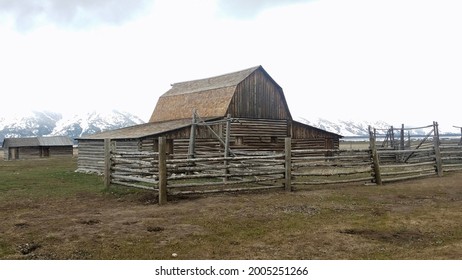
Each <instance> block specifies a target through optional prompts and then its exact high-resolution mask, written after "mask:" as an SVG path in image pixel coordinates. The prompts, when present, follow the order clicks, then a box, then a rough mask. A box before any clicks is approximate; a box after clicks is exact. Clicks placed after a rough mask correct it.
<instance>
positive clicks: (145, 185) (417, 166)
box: [105, 127, 462, 204]
mask: <svg viewBox="0 0 462 280" xmlns="http://www.w3.org/2000/svg"><path fill="white" fill-rule="evenodd" d="M436 131H437V127H436ZM424 142H425V143H424ZM424 142H422V143H418V144H417V145H414V146H412V145H408V146H406V147H405V149H397V148H389V147H382V146H379V145H377V143H376V139H375V134H374V131H373V130H372V129H371V138H370V148H369V149H362V150H359V149H358V150H338V149H336V150H325V149H306V150H292V148H291V143H292V141H291V139H290V138H286V139H285V149H284V152H283V153H281V152H253V153H250V152H249V153H246V154H245V155H234V156H227V157H225V156H218V155H213V156H210V157H206V156H203V157H200V158H187V157H184V156H183V157H181V158H179V157H175V154H168V153H167V152H166V141H165V138H159V141H158V143H159V149H158V151H159V152H147V151H139V152H135V151H127V150H125V149H122V151H119V150H118V149H117V147H115V146H113V145H111V141H110V140H106V141H105V184H106V186H109V185H111V184H115V185H123V186H127V187H135V188H142V189H148V190H155V191H158V192H159V204H163V203H165V202H166V201H167V194H168V195H171V194H193V193H214V192H236V191H252V190H262V189H281V190H284V189H285V190H286V191H292V190H295V189H299V188H303V187H305V186H310V185H323V184H345V183H362V184H375V185H382V184H383V183H387V182H392V181H398V180H408V179H413V178H421V177H428V176H443V172H450V171H461V170H462V145H460V144H458V143H456V144H454V143H443V144H442V143H441V141H440V139H439V135H438V133H434V134H433V135H432V137H426V139H425V141H424ZM378 146H379V147H378Z"/></svg>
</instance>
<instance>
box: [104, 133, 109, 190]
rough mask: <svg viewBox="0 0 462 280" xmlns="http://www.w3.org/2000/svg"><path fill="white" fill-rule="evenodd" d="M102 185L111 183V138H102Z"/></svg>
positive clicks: (105, 185)
mask: <svg viewBox="0 0 462 280" xmlns="http://www.w3.org/2000/svg"><path fill="white" fill-rule="evenodd" d="M103 172H104V187H106V188H109V186H110V185H111V139H108V138H106V139H104V171H103Z"/></svg>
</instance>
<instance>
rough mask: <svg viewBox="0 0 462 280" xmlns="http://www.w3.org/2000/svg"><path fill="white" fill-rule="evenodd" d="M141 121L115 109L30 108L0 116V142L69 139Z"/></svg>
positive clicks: (140, 122)
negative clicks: (67, 113)
mask: <svg viewBox="0 0 462 280" xmlns="http://www.w3.org/2000/svg"><path fill="white" fill-rule="evenodd" d="M142 123H144V121H143V120H142V119H140V118H139V117H137V116H135V115H133V114H131V113H127V112H121V111H117V110H112V111H108V112H95V111H93V112H86V113H82V114H75V115H70V116H63V115H62V114H61V113H54V112H47V111H43V112H38V111H33V112H30V113H27V114H25V115H22V116H14V117H5V116H0V142H3V139H4V138H16V137H33V136H51V135H64V136H69V137H70V138H72V139H75V138H78V137H82V136H84V135H90V134H94V133H98V132H101V131H105V130H112V129H117V128H122V127H127V126H132V125H136V124H142Z"/></svg>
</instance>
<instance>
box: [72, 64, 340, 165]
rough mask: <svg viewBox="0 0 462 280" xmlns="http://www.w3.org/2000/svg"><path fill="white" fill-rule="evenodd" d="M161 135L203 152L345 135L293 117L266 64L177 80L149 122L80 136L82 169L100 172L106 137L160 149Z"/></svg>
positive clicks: (171, 144)
mask: <svg viewBox="0 0 462 280" xmlns="http://www.w3.org/2000/svg"><path fill="white" fill-rule="evenodd" d="M159 136H164V137H166V138H167V145H168V152H169V153H170V154H171V155H175V156H177V157H181V156H184V157H198V156H201V155H204V154H210V153H220V154H221V155H223V151H225V150H226V151H229V152H230V153H231V154H232V153H234V154H238V153H242V152H245V151H247V152H248V151H254V152H255V151H282V150H283V148H284V138H286V137H291V138H292V146H293V147H294V148H310V149H312V148H322V149H324V148H328V149H337V148H338V146H339V139H340V138H341V136H340V135H338V134H335V133H331V132H327V131H324V130H321V129H318V128H315V127H312V126H309V125H306V124H303V123H300V122H297V121H294V120H293V119H292V116H291V114H290V111H289V108H288V106H287V102H286V100H285V97H284V92H283V90H282V88H281V87H280V86H279V85H278V84H277V83H276V82H275V81H274V80H273V79H272V78H271V76H270V75H269V74H268V73H267V72H266V71H265V70H264V69H263V67H261V66H257V67H253V68H249V69H245V70H242V71H238V72H233V73H229V74H225V75H220V76H216V77H211V78H206V79H200V80H194V81H187V82H182V83H176V84H173V85H172V88H171V89H170V90H169V91H167V92H166V93H165V94H163V95H162V96H161V97H160V98H159V100H158V102H157V105H156V107H155V109H154V111H153V113H152V116H151V118H150V120H149V122H148V123H146V124H142V125H137V126H132V127H128V128H123V129H118V130H113V131H107V132H103V133H99V134H95V135H91V136H87V137H82V138H80V139H78V142H79V170H82V171H96V172H101V171H102V169H103V159H104V155H103V140H104V139H112V140H114V141H115V142H116V146H117V149H118V150H138V151H142V150H151V151H152V150H155V149H156V148H157V139H158V137H159Z"/></svg>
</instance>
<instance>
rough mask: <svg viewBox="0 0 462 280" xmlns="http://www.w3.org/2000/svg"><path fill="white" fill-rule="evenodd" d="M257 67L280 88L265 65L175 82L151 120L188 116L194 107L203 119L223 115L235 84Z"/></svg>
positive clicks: (163, 97)
mask: <svg viewBox="0 0 462 280" xmlns="http://www.w3.org/2000/svg"><path fill="white" fill-rule="evenodd" d="M257 70H261V71H262V72H263V73H264V74H265V75H266V76H267V77H268V78H269V79H270V80H271V81H272V82H273V83H274V84H275V85H276V86H277V87H279V88H280V86H279V85H278V84H277V83H276V82H275V81H274V80H273V79H272V78H271V77H270V76H269V74H268V73H266V71H265V70H264V69H263V67H262V66H255V67H251V68H248V69H244V70H241V71H237V72H232V73H228V74H224V75H219V76H215V77H210V78H205V79H199V80H192V81H186V82H181V83H175V84H173V85H172V88H171V89H170V90H168V91H167V92H166V93H164V94H163V95H162V96H161V97H160V98H159V100H158V102H157V104H156V107H155V109H154V112H153V113H152V115H151V118H150V120H149V121H150V122H159V121H167V120H179V119H189V118H191V116H192V112H193V110H194V109H197V110H198V112H199V115H200V116H201V117H204V118H215V117H224V116H226V112H227V110H228V107H229V105H230V102H231V100H232V98H233V96H234V93H235V91H236V87H237V86H238V85H239V83H241V82H242V81H244V80H245V79H246V78H247V77H248V76H250V75H251V74H252V73H253V72H255V71H257ZM283 99H284V97H283ZM284 100H285V99H284Z"/></svg>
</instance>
